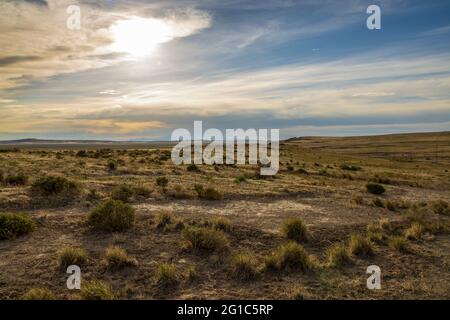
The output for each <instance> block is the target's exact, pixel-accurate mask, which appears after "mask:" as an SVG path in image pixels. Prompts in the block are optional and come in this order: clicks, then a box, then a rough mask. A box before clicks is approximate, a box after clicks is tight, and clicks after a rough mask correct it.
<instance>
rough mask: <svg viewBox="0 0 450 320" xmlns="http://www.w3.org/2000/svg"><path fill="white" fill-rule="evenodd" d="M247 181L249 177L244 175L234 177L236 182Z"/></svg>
mask: <svg viewBox="0 0 450 320" xmlns="http://www.w3.org/2000/svg"><path fill="white" fill-rule="evenodd" d="M246 181H247V178H246V177H244V176H237V177H236V178H235V179H234V182H236V183H241V182H246Z"/></svg>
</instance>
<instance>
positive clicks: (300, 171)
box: [297, 168, 308, 174]
mask: <svg viewBox="0 0 450 320" xmlns="http://www.w3.org/2000/svg"><path fill="white" fill-rule="evenodd" d="M297 172H298V173H301V174H308V171H306V170H305V169H303V168H299V169H298V170H297Z"/></svg>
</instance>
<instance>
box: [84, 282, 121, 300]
mask: <svg viewBox="0 0 450 320" xmlns="http://www.w3.org/2000/svg"><path fill="white" fill-rule="evenodd" d="M80 294H81V298H82V299H84V300H114V298H115V297H114V294H113V293H112V289H111V286H110V285H109V284H106V283H105V282H103V281H100V280H92V281H89V282H86V283H84V284H82V286H81V291H80Z"/></svg>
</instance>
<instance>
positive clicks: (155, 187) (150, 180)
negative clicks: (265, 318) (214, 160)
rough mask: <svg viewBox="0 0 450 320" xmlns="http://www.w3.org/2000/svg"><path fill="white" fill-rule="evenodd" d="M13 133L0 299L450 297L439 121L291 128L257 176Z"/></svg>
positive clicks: (0, 226) (2, 212)
mask: <svg viewBox="0 0 450 320" xmlns="http://www.w3.org/2000/svg"><path fill="white" fill-rule="evenodd" d="M17 148H19V149H20V148H21V149H20V150H14V149H8V150H6V149H2V147H1V146H0V149H2V150H1V152H0V185H1V189H0V299H153V298H156V299H159V298H178V299H188V298H230V299H236V298H238V299H243V298H255V299H263V298H275V299H291V298H294V299H304V298H307V299H334V298H357V299H360V298H388V299H410V298H418V299H431V298H433V299H434V298H447V299H448V298H450V237H449V230H450V207H449V202H450V174H449V173H448V170H449V168H450V134H449V133H441V134H411V135H394V136H383V137H370V138H368V137H358V138H306V139H300V140H299V139H291V140H289V141H286V142H283V143H282V145H281V151H280V152H281V168H280V172H279V174H278V175H277V176H276V177H272V178H266V179H263V178H262V177H261V176H259V175H258V174H257V171H258V168H257V167H256V166H250V165H249V166H233V165H215V166H174V165H173V164H172V162H171V160H170V146H164V145H151V144H150V145H143V146H135V145H129V146H126V145H123V146H116V147H114V148H112V149H107V148H108V147H106V146H105V147H101V146H85V147H77V149H73V148H69V147H68V146H67V147H60V148H56V147H50V146H48V147H46V148H30V147H23V146H17ZM71 264H79V265H80V267H81V269H82V276H83V278H82V279H83V280H82V290H81V291H76V290H75V291H69V290H67V289H66V287H65V284H66V279H67V278H66V277H67V274H66V273H65V270H64V268H65V267H66V266H68V265H71ZM372 264H375V265H378V266H380V267H381V270H382V281H383V282H382V290H378V291H371V290H368V289H366V279H367V275H366V268H367V266H369V265H372Z"/></svg>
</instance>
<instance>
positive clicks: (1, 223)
mask: <svg viewBox="0 0 450 320" xmlns="http://www.w3.org/2000/svg"><path fill="white" fill-rule="evenodd" d="M35 228H36V224H35V222H34V221H33V220H32V219H31V218H30V217H28V216H26V215H24V214H12V213H0V240H7V239H14V238H16V237H20V236H23V235H26V234H28V233H30V232H32V231H33V230H34V229H35Z"/></svg>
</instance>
